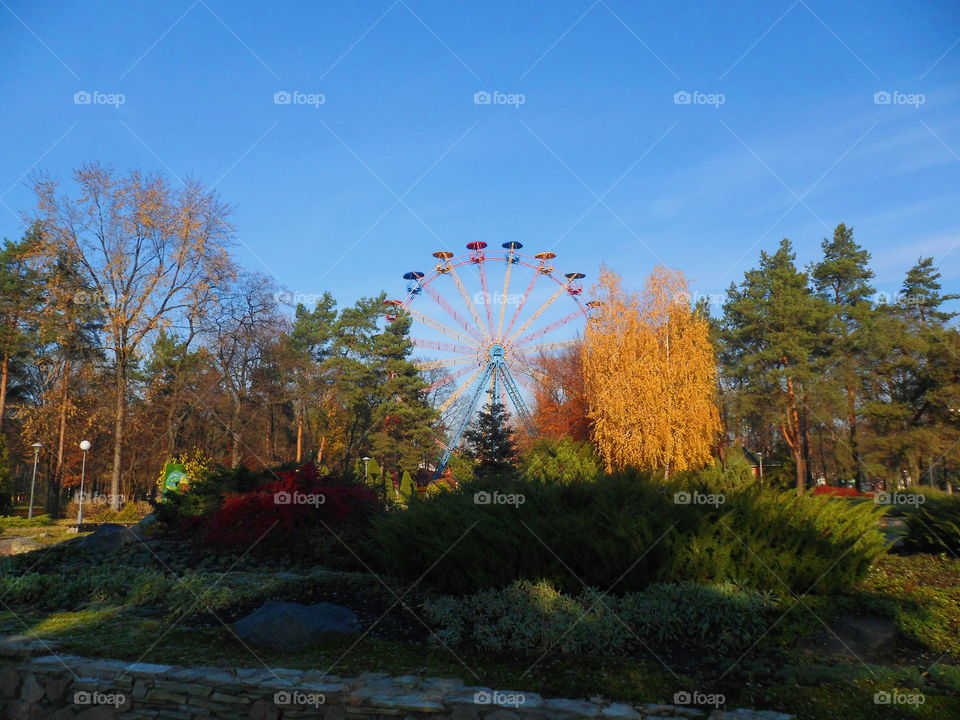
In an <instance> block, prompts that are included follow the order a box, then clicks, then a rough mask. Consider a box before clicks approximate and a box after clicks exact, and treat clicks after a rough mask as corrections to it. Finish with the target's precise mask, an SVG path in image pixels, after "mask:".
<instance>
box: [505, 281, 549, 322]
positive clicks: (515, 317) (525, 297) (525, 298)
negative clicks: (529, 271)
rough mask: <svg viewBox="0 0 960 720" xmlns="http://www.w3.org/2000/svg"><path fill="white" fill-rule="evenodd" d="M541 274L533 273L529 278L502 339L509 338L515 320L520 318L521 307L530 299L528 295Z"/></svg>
mask: <svg viewBox="0 0 960 720" xmlns="http://www.w3.org/2000/svg"><path fill="white" fill-rule="evenodd" d="M540 275H541V273H539V272H535V273H534V274H533V277H532V278H530V284H529V285H527V290H526V292H525V293H523V297H522V298H521V299H520V303H519V304H518V305H517V309H516V310H514V311H513V317H511V318H510V324H509V325H507V332H506V333H505V334H504V336H503V337H509V335H510V331H511V330H513V326H514V325H515V324H516V322H517V318H518V317H520V312H521V311H522V310H523V306H524V305H526V303H527V298H528V297H530V293H532V292H533V286H534V285H535V284H536V282H537V278H538V277H540Z"/></svg>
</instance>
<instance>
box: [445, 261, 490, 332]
mask: <svg viewBox="0 0 960 720" xmlns="http://www.w3.org/2000/svg"><path fill="white" fill-rule="evenodd" d="M450 277H451V278H453V284H454V285H456V286H457V292H458V293H460V297H461V298H462V299H463V303H464V305H466V306H467V309H468V310H469V311H470V315H471V316H472V317H473V322H474V323H475V324H476V326H477V331H478V332H479V333H480V336H481V338H482V337H484V336H486V332H484V330H483V321H482V320H481V319H480V313H478V312H477V306H476V304H474V302H473V301H472V300H471V299H470V295H468V294H467V289H466V288H465V287H464V286H463V280H461V279H460V275H459V273H457V269H456V268H455V267H453V266H452V265H451V266H450Z"/></svg>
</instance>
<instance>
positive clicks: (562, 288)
mask: <svg viewBox="0 0 960 720" xmlns="http://www.w3.org/2000/svg"><path fill="white" fill-rule="evenodd" d="M566 291H567V287H566V285H561V286H560V287H558V288H557V289H556V290H555V291H554V293H553V295H551V296H550V297H549V298H547V299H546V301H545V302H544V303H543V305H541V306H540V307H539V308H538V309H537V311H536V312H535V313H534V314H533V315H531V316H530V317H528V318H527V319H526V321H525V322H524V323H523V325H521V326H520V329H519V330H517V331H516V332H515V333H514V334H513V336H512V337H510V338H509V339H508V340H507V344H508V345H509V344H512V343H513V341H514V340H516V339H517V338H518V337H520V336H521V335H523V334H524V333H525V332H526V331H527V330H528V329H529V328H530V326H531V325H533V323H534V322H536V320H537V318H538V317H540V316H541V315H543V313H544V311H546V309H547V308H549V307H550V306H551V305H553V304H554V303H555V302H556V301H557V299H558V298H559V297H560V296H561V295H563V294H564V293H565V292H566Z"/></svg>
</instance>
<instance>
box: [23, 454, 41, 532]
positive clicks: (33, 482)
mask: <svg viewBox="0 0 960 720" xmlns="http://www.w3.org/2000/svg"><path fill="white" fill-rule="evenodd" d="M30 447H32V448H33V477H32V478H30V508H29V509H28V510H27V519H28V520H29V519H30V518H32V517H33V489H34V487H35V486H36V484H37V458H39V457H40V448H42V447H43V443H38V442H37V443H34V444H33V445H31V446H30Z"/></svg>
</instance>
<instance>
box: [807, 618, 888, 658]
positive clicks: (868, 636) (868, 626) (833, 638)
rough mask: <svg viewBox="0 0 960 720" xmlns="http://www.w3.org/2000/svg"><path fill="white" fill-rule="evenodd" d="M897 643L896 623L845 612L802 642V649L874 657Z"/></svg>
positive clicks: (829, 653)
mask: <svg viewBox="0 0 960 720" xmlns="http://www.w3.org/2000/svg"><path fill="white" fill-rule="evenodd" d="M896 645H897V626H896V624H895V623H894V622H892V621H890V620H885V619H883V618H875V617H856V616H853V615H845V616H844V617H841V618H840V619H839V620H837V621H836V622H835V623H833V624H832V625H831V626H830V632H822V633H817V634H816V635H813V636H811V637H809V638H806V639H804V640H803V641H801V648H802V649H804V650H806V651H808V652H813V653H817V654H823V655H828V656H837V657H847V658H855V659H858V660H877V659H879V658H882V657H884V656H885V655H888V654H889V653H890V652H891V651H892V650H893V649H894V648H895V647H896Z"/></svg>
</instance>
